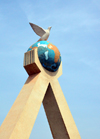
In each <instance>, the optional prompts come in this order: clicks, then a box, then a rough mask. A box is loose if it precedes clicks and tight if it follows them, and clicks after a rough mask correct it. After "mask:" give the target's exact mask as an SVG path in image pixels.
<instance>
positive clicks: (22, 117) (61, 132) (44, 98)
mask: <svg viewBox="0 0 100 139" xmlns="http://www.w3.org/2000/svg"><path fill="white" fill-rule="evenodd" d="M24 68H25V70H26V72H27V73H28V74H29V77H28V79H27V81H26V83H25V84H24V86H23V88H22V90H21V91H20V93H19V95H18V97H17V99H16V101H15V102H14V104H13V106H12V108H11V109H10V111H9V113H8V115H7V116H6V118H5V120H4V122H3V123H2V125H1V127H0V139H28V138H29V136H30V133H31V130H32V128H33V125H34V122H35V120H36V117H37V114H38V112H39V109H40V106H41V103H42V102H43V106H44V109H45V112H46V116H47V119H48V122H49V125H50V129H51V132H52V136H53V138H54V139H81V137H80V135H79V132H78V130H77V127H76V125H75V122H74V120H73V117H72V115H71V112H70V110H69V107H68V105H67V102H66V100H65V97H64V95H63V92H62V90H61V87H60V85H59V82H58V80H57V78H58V77H60V76H61V75H62V63H61V65H60V67H59V69H58V70H57V71H56V72H49V71H47V70H46V69H44V68H43V67H42V65H41V63H40V62H39V59H38V55H37V49H35V50H32V51H30V52H27V53H25V55H24Z"/></svg>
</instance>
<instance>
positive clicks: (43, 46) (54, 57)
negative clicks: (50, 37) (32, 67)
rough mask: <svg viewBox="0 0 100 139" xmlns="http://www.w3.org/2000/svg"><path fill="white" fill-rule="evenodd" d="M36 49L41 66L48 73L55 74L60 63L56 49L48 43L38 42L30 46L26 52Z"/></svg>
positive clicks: (59, 56)
mask: <svg viewBox="0 0 100 139" xmlns="http://www.w3.org/2000/svg"><path fill="white" fill-rule="evenodd" d="M35 48H38V57H39V60H40V63H41V64H42V66H43V67H44V68H45V69H47V70H48V71H51V72H55V71H57V70H58V68H59V66H60V63H61V55H60V52H59V50H58V48H57V47H56V46H55V45H53V44H52V43H50V42H48V41H39V42H36V43H35V44H33V45H31V46H30V48H29V49H28V51H31V50H34V49H35Z"/></svg>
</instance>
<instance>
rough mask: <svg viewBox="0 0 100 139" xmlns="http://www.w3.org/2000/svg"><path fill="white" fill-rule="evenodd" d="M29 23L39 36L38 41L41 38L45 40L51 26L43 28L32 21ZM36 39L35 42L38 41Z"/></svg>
mask: <svg viewBox="0 0 100 139" xmlns="http://www.w3.org/2000/svg"><path fill="white" fill-rule="evenodd" d="M29 24H30V25H31V27H32V29H33V30H34V32H35V33H36V34H37V35H39V36H40V37H41V38H40V39H39V40H38V41H43V40H47V39H48V37H49V35H50V29H51V27H48V29H43V28H41V27H39V26H37V25H35V24H33V23H30V22H29ZM38 41H37V42H38Z"/></svg>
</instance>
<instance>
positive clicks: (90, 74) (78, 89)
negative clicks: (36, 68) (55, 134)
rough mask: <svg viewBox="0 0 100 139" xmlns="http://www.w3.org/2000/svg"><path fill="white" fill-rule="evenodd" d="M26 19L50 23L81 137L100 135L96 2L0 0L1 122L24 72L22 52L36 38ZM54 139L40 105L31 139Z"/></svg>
mask: <svg viewBox="0 0 100 139" xmlns="http://www.w3.org/2000/svg"><path fill="white" fill-rule="evenodd" d="M29 22H32V23H35V24H37V25H39V26H41V27H43V28H45V29H46V28H48V26H52V29H51V34H50V36H49V39H48V41H50V42H52V43H53V44H54V45H56V46H57V47H58V49H59V50H60V52H61V57H62V64H63V75H62V76H61V77H60V78H59V83H60V85H61V88H62V90H63V93H64V96H65V98H66V100H67V103H68V105H69V108H70V110H71V113H72V115H73V118H74V120H75V123H76V125H77V128H78V130H79V133H80V135H81V137H82V139H94V138H95V139H100V1H99V0H89V1H86V0H76V1H74V0H71V1H69V0H63V1H62V0H55V1H53V0H51V1H47V0H44V1H40V0H38V1H36V0H21V1H20V0H15V1H13V0H3V1H2V0H0V63H1V66H0V125H1V124H2V122H3V120H4V119H5V117H6V115H7V113H8V111H9V110H10V108H11V106H12V104H13V103H14V101H15V99H16V97H17V96H18V94H19V92H20V90H21V88H22V87H23V85H24V83H25V81H26V79H27V77H28V75H27V73H26V72H25V70H24V68H23V58H24V53H25V52H26V51H27V49H28V48H29V47H30V46H31V45H32V44H33V43H35V42H36V41H37V40H38V39H39V36H37V35H36V34H35V33H34V32H33V30H32V29H31V27H30V25H29ZM33 138H36V139H40V138H43V139H52V135H51V132H50V129H49V126H48V122H47V119H46V116H45V112H44V109H43V107H42V106H41V108H40V111H39V114H38V117H37V119H36V122H35V125H34V127H33V130H32V133H31V136H30V139H33Z"/></svg>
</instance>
